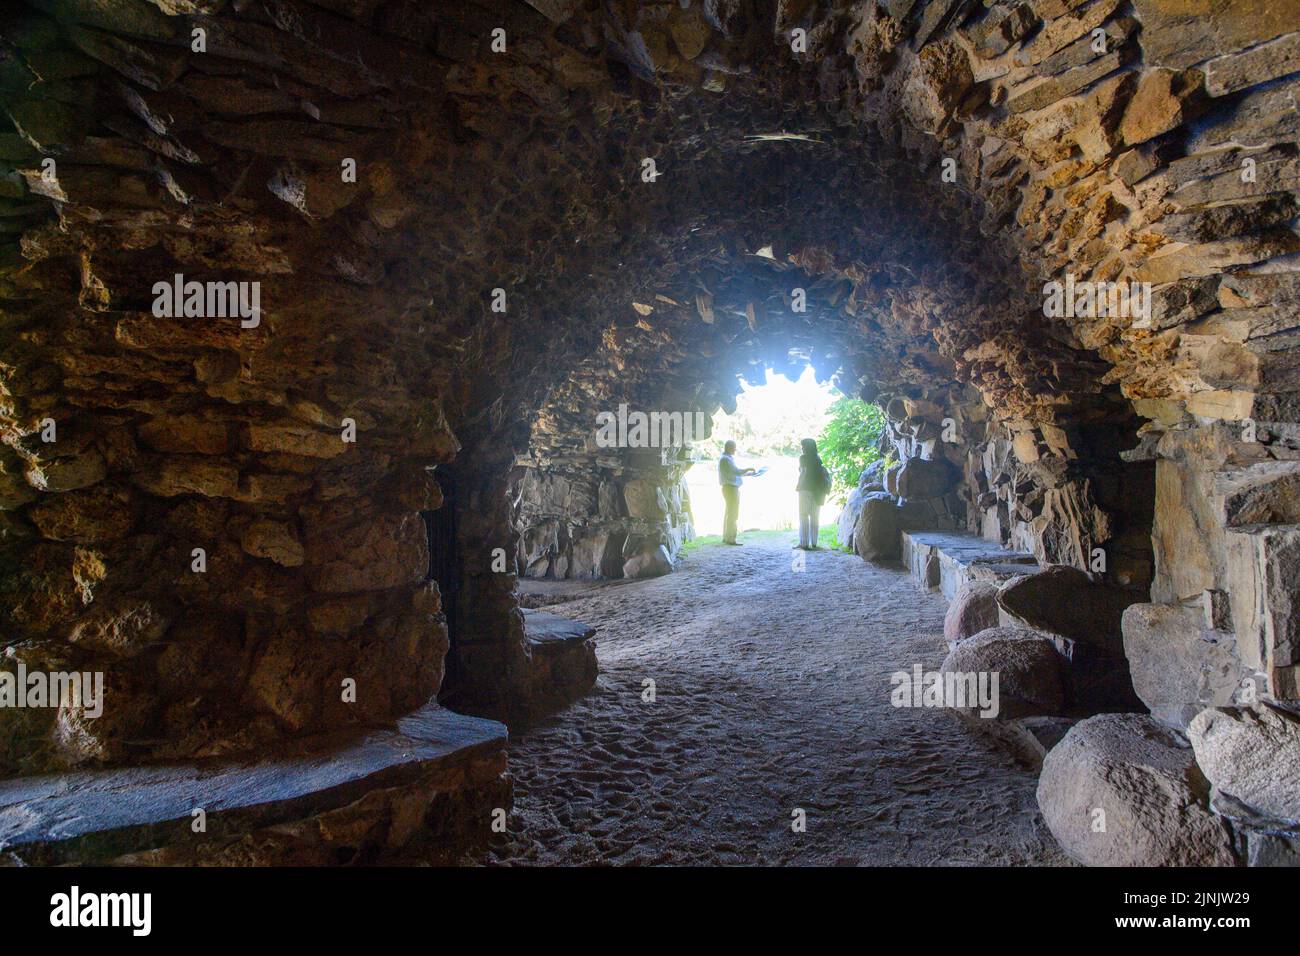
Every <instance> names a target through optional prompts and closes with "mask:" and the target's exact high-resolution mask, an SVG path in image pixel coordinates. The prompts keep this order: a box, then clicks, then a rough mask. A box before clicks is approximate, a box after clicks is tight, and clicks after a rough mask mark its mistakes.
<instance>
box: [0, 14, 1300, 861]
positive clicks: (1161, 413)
mask: <svg viewBox="0 0 1300 956" xmlns="http://www.w3.org/2000/svg"><path fill="white" fill-rule="evenodd" d="M0 18H2V23H3V28H2V29H0V50H2V51H3V56H2V57H0V105H2V107H3V109H0V436H2V437H3V444H2V445H0V621H3V623H4V633H3V635H2V636H0V640H2V641H3V646H4V658H3V663H2V664H0V666H2V667H3V668H4V669H5V670H6V671H11V672H12V671H13V670H15V669H16V668H17V667H18V666H19V664H22V665H23V666H24V667H26V668H29V669H32V670H37V669H42V670H78V671H102V672H103V673H104V674H105V675H106V681H107V691H106V692H107V695H108V698H109V699H110V700H112V701H113V704H112V706H111V707H109V708H108V709H106V711H105V713H104V715H103V716H102V717H100V718H97V719H90V718H88V715H87V714H86V713H85V709H84V707H78V706H76V705H75V704H73V703H67V704H65V705H64V706H61V707H59V708H55V709H39V710H15V709H8V710H0V770H2V771H3V772H4V773H6V774H17V773H29V772H36V771H42V770H48V769H59V768H71V767H80V766H88V765H89V766H93V765H119V764H127V765H131V764H137V763H145V762H151V761H160V760H175V759H190V758H204V757H216V756H224V755H228V754H237V753H242V752H249V751H255V750H257V749H258V748H261V747H264V746H267V745H269V744H272V743H275V742H277V741H282V740H283V739H285V738H289V737H296V736H301V735H306V734H311V733H316V732H320V731H323V730H327V729H329V728H338V727H343V726H349V725H355V724H367V725H368V724H382V723H385V722H391V721H392V720H394V719H395V718H397V717H399V716H401V715H403V714H407V713H410V712H412V711H414V710H415V709H417V708H418V707H420V706H422V705H423V704H425V703H426V701H428V700H429V699H430V698H431V697H432V696H434V695H435V694H437V693H438V692H439V688H440V686H441V684H442V680H443V674H444V667H445V668H446V670H447V672H448V674H449V676H450V678H451V679H452V682H453V684H454V685H455V686H457V687H459V688H463V689H464V690H465V692H466V695H467V696H474V693H477V694H478V696H479V697H481V698H482V699H483V700H488V701H491V702H494V703H493V706H498V705H499V706H501V707H506V706H507V705H509V704H510V703H511V702H512V701H514V700H515V698H518V697H519V696H520V695H523V694H525V693H527V691H526V688H527V687H529V686H530V677H529V652H528V645H527V638H526V635H525V630H524V622H523V619H522V616H521V614H520V613H519V609H518V601H517V598H516V596H515V593H514V587H515V580H514V574H515V573H525V574H538V573H543V574H546V575H549V576H577V575H596V574H600V575H605V576H620V575H626V574H629V570H628V568H627V563H628V562H629V561H632V562H633V569H632V570H633V571H635V572H636V573H642V572H643V571H645V570H647V569H648V570H653V571H656V572H657V571H658V570H663V567H662V564H663V561H664V560H665V556H666V560H667V562H669V563H670V562H671V560H672V558H673V556H674V554H675V551H676V548H677V546H678V545H680V542H681V541H682V540H683V539H684V538H685V537H688V536H689V534H690V533H691V531H690V521H689V504H688V502H687V501H686V500H685V498H684V497H683V495H682V492H681V491H680V478H681V464H680V463H678V462H674V461H668V460H665V459H663V458H662V457H657V458H656V459H655V460H653V461H650V460H647V459H645V458H644V457H640V456H637V455H633V454H630V453H628V452H627V451H626V450H619V451H617V452H616V453H611V452H610V451H609V450H608V449H604V448H601V447H598V445H597V443H596V442H595V441H594V439H593V436H594V432H595V421H594V415H595V414H596V412H598V411H612V410H615V409H617V408H618V407H619V406H620V405H621V404H626V405H627V406H628V407H631V408H640V409H646V410H651V409H656V410H665V411H681V412H683V413H693V412H696V411H699V412H702V413H703V414H705V415H706V416H707V415H710V414H712V413H713V412H714V411H715V410H717V409H718V408H723V409H731V408H733V407H734V401H735V395H736V393H737V391H738V388H739V384H738V382H739V380H740V379H744V380H747V381H750V382H759V381H761V380H762V377H763V374H764V369H766V368H769V367H770V368H775V369H776V370H778V371H789V372H794V371H796V370H797V369H799V368H800V367H801V366H802V365H804V364H810V365H811V366H812V367H813V369H814V371H815V372H816V374H817V376H818V378H819V379H821V380H823V381H834V382H835V383H836V384H837V385H838V386H839V387H840V388H841V389H842V390H844V391H846V392H848V393H852V394H857V395H860V396H861V397H863V398H865V399H867V400H870V401H876V402H879V403H880V404H881V406H882V407H883V408H885V409H886V412H887V414H888V417H889V420H890V434H889V436H888V442H889V444H890V447H891V449H892V451H893V453H894V455H895V457H896V460H897V464H896V465H895V467H894V468H891V469H888V470H887V471H886V473H884V474H881V475H877V476H875V479H873V482H874V481H876V480H878V482H879V485H880V487H879V490H875V489H874V488H872V489H868V488H866V487H863V488H862V489H860V491H859V494H858V500H857V502H856V505H857V506H858V507H860V508H861V509H862V511H863V512H864V513H865V512H866V511H868V510H870V511H871V512H872V513H873V514H874V515H876V517H875V518H874V519H873V520H874V521H876V524H874V525H873V526H872V527H874V528H875V531H874V532H873V533H872V534H868V533H865V532H864V535H863V541H862V546H861V548H859V552H860V553H864V554H871V555H876V554H877V552H880V553H879V557H881V558H885V557H889V558H891V559H892V558H893V557H896V556H897V551H898V548H899V546H900V542H901V539H900V538H899V534H900V533H901V532H903V531H907V530H909V529H937V530H942V531H963V532H966V533H969V534H973V535H978V536H980V537H982V538H983V539H985V540H987V541H989V542H992V543H996V544H998V545H1002V546H1005V547H1007V548H1009V549H1011V550H1013V551H1015V552H1020V553H1023V554H1028V555H1032V556H1033V558H1034V559H1035V560H1036V561H1037V562H1038V563H1039V564H1040V565H1043V566H1047V565H1068V566H1072V567H1074V568H1078V569H1081V570H1086V571H1088V572H1089V573H1090V574H1094V575H1096V576H1097V577H1098V581H1099V583H1105V584H1106V585H1108V586H1113V587H1117V588H1123V589H1128V590H1130V591H1132V592H1134V593H1135V595H1136V596H1137V597H1138V598H1139V599H1138V600H1136V601H1135V602H1134V603H1133V604H1132V605H1131V606H1129V608H1128V610H1127V611H1126V612H1125V613H1124V618H1123V629H1122V638H1121V640H1122V645H1123V647H1122V653H1124V654H1125V655H1126V657H1127V660H1128V662H1129V665H1130V671H1131V673H1132V676H1133V684H1134V689H1135V690H1136V692H1137V693H1138V695H1139V696H1140V697H1141V699H1142V701H1143V702H1144V703H1145V704H1146V705H1147V707H1149V709H1150V710H1151V711H1152V714H1153V715H1154V718H1152V719H1158V720H1159V721H1161V722H1162V723H1159V724H1158V726H1160V727H1164V728H1166V729H1167V730H1168V731H1169V733H1170V734H1174V735H1175V736H1176V735H1178V734H1182V733H1184V729H1183V728H1185V727H1186V726H1187V725H1188V722H1189V721H1192V718H1193V717H1195V716H1196V714H1198V713H1199V712H1200V711H1201V710H1202V709H1204V708H1207V707H1208V708H1230V707H1233V706H1254V705H1252V704H1251V703H1250V702H1249V701H1243V699H1242V695H1241V689H1242V688H1243V687H1244V686H1249V687H1250V688H1252V693H1254V694H1255V697H1254V698H1252V699H1254V700H1258V701H1259V702H1260V706H1264V705H1265V703H1268V702H1271V703H1272V704H1277V705H1280V706H1282V707H1283V709H1284V710H1285V706H1286V705H1287V704H1288V702H1290V703H1295V702H1297V701H1298V700H1300V614H1297V612H1296V608H1295V605H1296V591H1297V584H1296V582H1297V580H1298V579H1300V559H1298V557H1297V555H1300V494H1298V493H1297V490H1298V484H1300V425H1298V422H1300V348H1297V345H1298V344H1300V326H1297V319H1296V314H1297V306H1298V305H1300V268H1298V267H1300V238H1298V237H1297V234H1296V228H1295V227H1296V216H1297V207H1296V204H1297V199H1296V194H1297V191H1298V190H1300V155H1298V154H1297V146H1296V144H1297V139H1298V138H1300V137H1298V136H1297V133H1298V132H1300V114H1298V113H1297V108H1296V98H1297V92H1298V91H1300V73H1297V68H1298V66H1300V57H1298V56H1297V49H1298V48H1300V16H1297V11H1296V8H1295V6H1294V4H1292V3H1287V2H1273V0H1219V2H1216V3H1212V4H1203V3H1190V2H1182V0H1132V2H1131V3H1119V2H1117V0H1016V2H1009V0H1008V2H1004V0H988V2H985V3H980V2H976V0H928V2H927V0H864V2H853V3H849V2H842V0H704V2H699V0H696V2H684V3H678V2H672V3H654V2H634V3H623V2H619V3H604V2H598V0H531V2H528V3H525V2H522V0H499V2H488V0H483V2H470V0H454V2H453V0H445V2H442V0H440V2H435V3H429V2H427V0H384V2H380V0H317V2H315V3H307V2H305V0H269V2H266V3H258V4H248V3H242V2H238V0H230V2H227V0H192V2H191V0H185V2H180V0H178V2H172V0H28V2H25V3H23V4H20V5H17V6H16V7H10V8H8V9H6V11H5V12H4V14H2V15H0ZM495 31H503V32H500V33H497V32H495ZM502 38H503V43H504V45H502ZM647 160H653V170H654V172H653V175H650V176H647V175H646V172H647V168H648V167H647V166H646V161H647ZM177 276H180V277H182V278H181V279H177V278H176V277H177ZM1067 280H1069V281H1070V282H1078V283H1123V284H1124V285H1125V287H1128V284H1129V283H1150V284H1151V287H1150V295H1151V298H1150V310H1149V315H1147V316H1134V315H1132V314H1118V315H1117V314H1110V313H1108V314H1102V315H1098V314H1095V310H1090V309H1080V310H1076V309H1069V310H1066V312H1064V313H1061V314H1052V315H1048V314H1045V309H1044V299H1045V296H1046V289H1045V285H1046V283H1049V282H1059V283H1066V282H1067ZM174 282H199V283H217V284H219V285H218V286H216V287H215V288H216V289H217V290H218V291H221V290H226V289H232V290H233V289H237V288H238V289H242V291H244V292H246V293H247V292H248V291H249V290H250V289H251V288H252V284H253V283H257V284H258V285H257V295H258V302H259V306H260V311H258V312H257V313H256V314H250V315H234V314H230V313H229V312H227V314H225V316H224V317H222V316H215V315H212V314H210V313H209V312H208V311H207V310H205V309H204V308H195V309H194V310H192V311H190V312H189V313H188V314H186V312H185V310H184V309H183V308H182V310H181V312H180V314H179V315H171V316H169V315H168V314H167V313H166V310H164V309H162V308H161V306H160V299H162V298H166V296H165V295H160V293H159V292H158V291H156V286H157V285H158V284H160V283H161V284H163V285H164V286H167V285H170V284H173V283H174ZM226 283H237V284H239V283H243V284H245V285H243V286H230V287H227V286H226V285H225V284H226ZM210 288H212V287H210ZM795 290H802V292H803V293H804V295H803V296H802V297H801V298H800V302H801V303H802V302H804V301H806V306H807V307H806V310H802V311H801V310H799V309H797V308H796V307H795V295H794V293H795ZM236 298H237V296H236ZM234 301H235V299H232V300H231V302H232V304H233V303H234ZM891 482H892V484H891ZM453 487H454V491H453ZM873 496H883V497H873ZM444 498H445V500H444ZM440 515H441V517H440ZM430 522H432V523H434V525H438V523H439V522H444V523H443V524H442V525H441V527H444V528H450V529H453V531H452V532H449V533H450V534H452V539H451V541H450V543H444V544H440V545H439V546H438V547H437V548H435V549H433V550H431V548H430V542H431V541H439V540H440V539H438V537H437V536H436V535H434V534H431V533H430V532H429V523H430ZM853 525H854V529H855V531H856V530H857V528H858V526H859V522H857V521H856V520H855V521H854V522H853ZM868 530H870V529H868ZM873 535H874V536H873ZM629 542H630V544H629ZM855 545H856V542H855ZM660 548H662V549H663V554H662V555H661V554H660V553H659V550H658V549H660ZM891 550H892V551H894V552H895V554H892V555H891V554H888V553H887V552H890V551H891ZM499 553H504V554H505V555H506V556H507V557H508V559H509V565H510V567H509V568H508V569H507V570H506V571H500V570H498V567H499V566H498V565H497V564H495V563H494V556H496V555H498V554H499ZM1099 553H1100V555H1101V557H1102V563H1101V564H1100V565H1096V561H1097V556H1098V554H1099ZM1098 567H1100V568H1102V569H1103V570H1100V571H1099V570H1097V568H1098ZM543 569H544V570H543ZM449 655H450V656H449ZM1165 659H1168V660H1169V661H1171V662H1174V663H1171V664H1170V666H1167V667H1166V666H1161V665H1160V664H1159V663H1158V662H1159V661H1161V660H1165ZM1175 663H1176V666H1175ZM346 681H354V682H355V687H356V697H355V701H346V700H344V699H342V697H341V695H340V693H339V688H340V686H341V685H342V684H344V683H345V682H346ZM1234 688H1235V689H1234ZM1268 713H1272V711H1268ZM1094 719H1096V718H1094ZM1192 722H1193V723H1194V721H1192ZM1241 723H1242V726H1244V727H1246V728H1247V731H1243V733H1246V732H1248V731H1249V730H1250V728H1252V727H1255V728H1258V727H1259V726H1263V724H1262V723H1260V722H1259V721H1256V723H1254V724H1252V723H1250V721H1248V720H1243V721H1242V722H1241ZM1144 726H1145V725H1144ZM1139 732H1140V733H1141V734H1146V736H1144V737H1143V740H1144V741H1145V743H1144V744H1143V746H1146V747H1156V746H1165V745H1166V744H1167V743H1168V741H1167V740H1166V739H1165V738H1164V737H1162V736H1160V734H1162V733H1163V732H1164V731H1161V732H1160V733H1156V732H1155V731H1151V732H1150V733H1148V730H1147V729H1140V728H1136V726H1135V725H1133V724H1132V723H1131V722H1129V723H1124V722H1120V723H1116V724H1115V725H1114V726H1113V727H1110V728H1109V729H1108V730H1107V733H1106V734H1100V735H1094V737H1095V739H1097V740H1099V741H1104V742H1105V745H1106V746H1107V747H1108V748H1109V749H1108V750H1107V751H1106V754H1107V756H1106V760H1103V761H1101V762H1094V763H1095V765H1096V766H1102V765H1105V763H1106V761H1108V760H1111V759H1114V758H1115V755H1116V754H1119V755H1122V754H1124V753H1125V752H1127V751H1126V748H1125V746H1123V745H1121V744H1120V743H1115V739H1116V738H1114V737H1113V734H1120V735H1123V734H1130V735H1133V734H1138V733H1139ZM1260 732H1262V731H1260ZM1271 732H1272V731H1270V733H1271ZM1071 733H1073V731H1072V732H1071ZM1285 736H1286V735H1285V734H1281V736H1280V737H1279V739H1285ZM1090 739H1091V738H1090ZM1162 741H1163V743H1162ZM1076 743H1078V741H1076ZM1135 746H1136V745H1135ZM1170 746H1172V744H1170ZM1129 749H1132V748H1129ZM1138 749H1139V750H1140V748H1138ZM1133 752H1137V751H1133ZM1200 754H1201V751H1200V750H1197V751H1196V756H1197V757H1198V758H1199V757H1200ZM1181 760H1182V758H1181V757H1179V758H1178V760H1172V759H1171V760H1170V761H1168V762H1167V763H1166V764H1162V765H1161V766H1162V767H1165V769H1164V770H1161V773H1167V774H1178V773H1182V772H1183V769H1180V768H1184V763H1183V762H1179V761H1181ZM1184 769H1185V768H1184ZM1212 782H1213V783H1214V784H1215V786H1216V787H1219V785H1220V782H1219V781H1212ZM1220 789H1222V790H1224V792H1226V793H1230V794H1232V796H1233V797H1234V798H1239V799H1246V797H1245V795H1243V794H1241V793H1234V792H1233V791H1232V789H1231V786H1223V787H1220ZM1186 792H1187V793H1188V794H1190V795H1192V796H1193V797H1195V798H1196V799H1200V798H1201V797H1202V796H1204V792H1203V789H1201V788H1199V784H1197V785H1195V786H1193V785H1188V787H1187V790H1186ZM1189 799H1191V797H1189ZM1215 819H1216V820H1217V819H1218V817H1216V818H1215ZM1210 824H1213V821H1210ZM1203 837H1204V839H1203V841H1202V843H1201V844H1198V845H1203V846H1204V847H1206V848H1208V849H1207V850H1206V852H1207V853H1211V854H1215V853H1218V852H1219V849H1220V846H1219V843H1218V842H1217V841H1218V836H1217V831H1215V830H1214V829H1213V826H1212V825H1210V826H1207V829H1206V830H1205V832H1204V834H1203ZM1234 852H1236V851H1234ZM1251 852H1252V853H1256V856H1259V858H1261V859H1262V858H1264V857H1267V856H1268V853H1267V852H1265V851H1264V850H1259V851H1258V852H1256V851H1255V850H1252V851H1251ZM1268 852H1272V851H1271V850H1270V851H1268ZM1260 854H1263V856H1260Z"/></svg>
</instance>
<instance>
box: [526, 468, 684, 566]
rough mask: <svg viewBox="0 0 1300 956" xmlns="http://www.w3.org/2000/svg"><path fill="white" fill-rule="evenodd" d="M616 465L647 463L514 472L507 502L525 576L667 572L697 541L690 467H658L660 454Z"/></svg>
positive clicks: (530, 469)
mask: <svg viewBox="0 0 1300 956" xmlns="http://www.w3.org/2000/svg"><path fill="white" fill-rule="evenodd" d="M651 451H652V452H657V450H651ZM670 453H671V450H670ZM620 457H621V458H623V457H626V458H632V459H635V458H641V459H648V461H647V460H643V461H641V462H637V461H635V460H630V461H627V462H626V463H624V462H620V463H619V464H616V465H614V466H613V467H591V466H588V467H579V468H572V467H569V468H564V467H558V468H557V467H552V468H542V467H528V466H525V467H522V468H520V469H519V473H518V476H517V477H516V478H515V480H514V482H513V483H512V485H511V492H510V497H511V501H512V502H513V506H514V512H513V516H512V520H513V523H514V526H515V528H516V529H517V530H518V532H519V547H518V552H517V560H518V566H519V569H520V572H521V573H522V574H525V575H527V576H528V577H537V578H542V577H550V578H621V577H624V576H628V577H641V576H645V575H646V574H656V573H658V574H662V573H664V572H666V571H667V570H670V569H671V566H672V565H671V562H672V560H673V559H674V558H675V557H676V556H677V552H678V551H679V550H680V549H681V546H682V544H683V543H684V542H686V541H689V540H690V539H691V538H693V537H694V534H695V532H694V528H693V526H692V519H691V513H690V493H689V491H688V490H687V488H686V483H685V481H684V474H685V469H686V467H687V463H685V462H683V463H678V462H677V461H676V459H675V457H674V458H673V459H670V461H669V463H668V464H663V463H662V461H661V458H660V456H659V455H658V454H657V453H654V454H642V455H638V456H620ZM665 559H666V562H667V563H666V564H665Z"/></svg>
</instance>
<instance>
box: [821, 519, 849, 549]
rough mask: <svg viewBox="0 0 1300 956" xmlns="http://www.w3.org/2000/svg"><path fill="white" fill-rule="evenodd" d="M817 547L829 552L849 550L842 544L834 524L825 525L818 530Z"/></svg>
mask: <svg viewBox="0 0 1300 956" xmlns="http://www.w3.org/2000/svg"><path fill="white" fill-rule="evenodd" d="M817 545H818V547H822V548H826V549H827V550H829V551H846V550H848V549H847V548H845V547H844V545H842V544H840V537H839V535H838V534H836V528H835V525H833V524H824V525H822V526H821V527H820V528H818V529H817Z"/></svg>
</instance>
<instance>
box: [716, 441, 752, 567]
mask: <svg viewBox="0 0 1300 956" xmlns="http://www.w3.org/2000/svg"><path fill="white" fill-rule="evenodd" d="M735 454H736V443H735V442H734V441H729V442H727V443H726V444H725V445H723V446H722V457H721V458H719V459H718V484H719V485H721V486H722V500H723V501H724V502H726V504H727V510H726V512H725V513H724V514H723V516H722V543H723V544H740V542H739V541H737V540H736V523H737V522H738V521H739V520H740V479H741V478H742V477H744V476H745V475H752V474H754V469H753V468H737V467H736V459H735V457H734V456H735Z"/></svg>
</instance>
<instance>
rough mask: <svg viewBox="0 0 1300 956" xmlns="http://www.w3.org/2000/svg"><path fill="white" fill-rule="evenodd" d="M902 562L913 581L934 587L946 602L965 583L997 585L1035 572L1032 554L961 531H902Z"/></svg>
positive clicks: (1036, 566)
mask: <svg viewBox="0 0 1300 956" xmlns="http://www.w3.org/2000/svg"><path fill="white" fill-rule="evenodd" d="M932 559H933V561H932ZM903 563H904V564H905V565H907V568H908V570H909V571H910V572H911V574H912V576H913V577H914V578H916V579H917V580H918V581H920V582H921V583H922V584H924V585H926V586H927V587H931V588H935V587H937V588H938V589H939V590H940V591H942V592H943V596H944V597H946V598H947V599H948V600H949V601H951V600H952V599H953V598H954V597H955V596H956V594H957V591H958V590H959V589H960V588H961V586H962V585H963V584H965V583H967V582H970V581H986V582H988V583H990V584H1001V583H1002V582H1004V581H1006V580H1007V579H1009V578H1013V577H1015V576H1016V575H1020V574H1033V573H1034V572H1035V571H1038V570H1039V566H1038V561H1037V559H1035V558H1034V556H1033V555H1032V554H1028V553H1026V552H1024V551H1009V550H1007V549H1006V548H1004V547H1002V546H1001V545H999V544H995V543H993V542H992V541H986V540H985V539H984V538H981V537H980V536H979V535H977V534H971V533H970V532H963V531H904V532H903Z"/></svg>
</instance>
